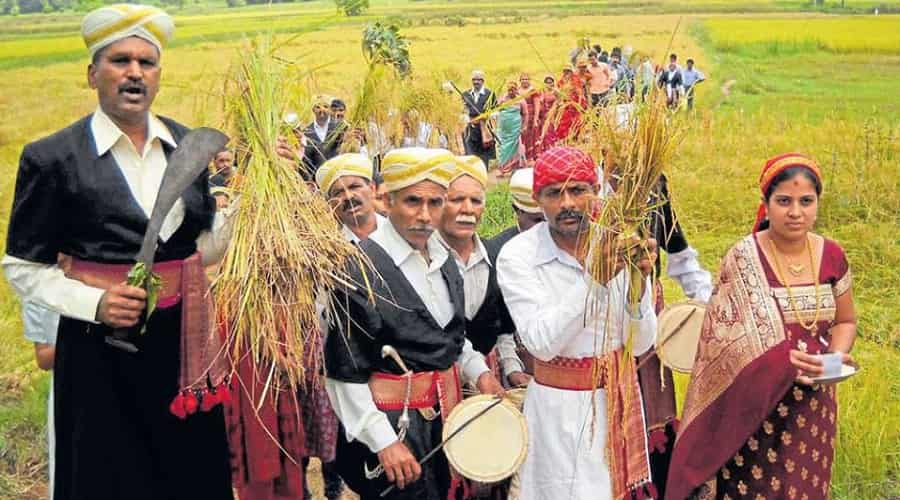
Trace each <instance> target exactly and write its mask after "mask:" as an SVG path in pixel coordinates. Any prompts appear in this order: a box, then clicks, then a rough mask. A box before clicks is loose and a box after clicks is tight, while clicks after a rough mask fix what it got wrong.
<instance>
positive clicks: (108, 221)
mask: <svg viewBox="0 0 900 500" xmlns="http://www.w3.org/2000/svg"><path fill="white" fill-rule="evenodd" d="M160 119H161V120H162V122H163V123H164V124H165V125H166V127H167V128H168V129H169V131H170V132H171V133H172V137H173V138H174V139H175V141H176V142H178V141H180V140H181V138H182V137H184V135H185V134H186V133H187V131H188V129H187V128H185V127H184V126H182V125H180V124H178V123H176V122H175V121H172V120H169V119H167V118H162V117H160ZM90 123H91V116H90V115H89V116H87V117H85V118H82V119H81V120H79V121H77V122H75V123H74V124H72V125H70V126H69V127H67V128H65V129H63V130H61V131H59V132H56V133H55V134H53V135H51V136H49V137H45V138H43V139H40V140H38V141H36V142H33V143H31V144H28V145H27V146H25V149H24V150H23V151H22V157H21V160H20V163H19V174H18V177H17V179H16V194H15V201H14V202H13V209H12V215H11V216H10V223H9V233H8V235H7V252H8V253H9V254H10V255H12V256H14V257H19V258H21V259H25V260H29V261H34V262H41V263H46V264H53V263H56V257H57V253H64V254H66V255H71V256H73V257H77V258H79V259H82V260H88V261H94V262H101V263H111V264H122V263H132V262H134V257H135V255H136V254H137V252H138V250H139V249H140V246H141V243H142V241H143V239H144V232H145V231H146V228H147V224H148V223H149V219H148V217H147V216H146V215H145V214H144V211H143V210H142V209H141V207H140V205H138V203H137V200H135V199H134V196H133V195H132V194H131V190H130V188H129V187H128V183H127V182H126V180H125V177H124V176H123V174H122V172H121V170H120V169H119V166H118V165H117V164H116V161H115V159H114V158H113V155H112V152H111V151H107V152H106V153H104V154H103V155H101V156H99V157H98V156H97V149H96V146H95V143H94V137H93V134H92V133H91V129H90ZM163 149H164V151H165V154H166V158H168V157H169V156H170V154H171V153H172V148H171V147H170V146H169V145H168V144H166V143H163ZM208 179H209V173H208V172H207V171H204V172H203V174H201V175H200V176H199V177H198V178H197V180H196V181H195V182H194V183H193V185H192V186H191V187H190V188H189V189H187V190H186V191H185V192H184V194H183V195H182V199H183V201H184V208H185V214H184V221H183V222H182V224H181V226H180V227H179V228H178V230H177V231H176V232H175V233H174V234H173V235H172V236H170V237H169V239H168V240H167V241H165V242H162V241H159V246H158V248H157V250H156V260H157V261H158V262H162V261H166V260H177V259H183V258H185V257H188V256H190V255H191V254H192V253H194V252H195V251H196V249H197V245H196V240H197V237H198V236H199V235H200V233H201V232H202V231H203V230H206V229H209V228H210V227H211V225H212V218H213V214H214V213H215V200H214V199H213V198H212V196H211V195H210V194H209V187H208Z"/></svg>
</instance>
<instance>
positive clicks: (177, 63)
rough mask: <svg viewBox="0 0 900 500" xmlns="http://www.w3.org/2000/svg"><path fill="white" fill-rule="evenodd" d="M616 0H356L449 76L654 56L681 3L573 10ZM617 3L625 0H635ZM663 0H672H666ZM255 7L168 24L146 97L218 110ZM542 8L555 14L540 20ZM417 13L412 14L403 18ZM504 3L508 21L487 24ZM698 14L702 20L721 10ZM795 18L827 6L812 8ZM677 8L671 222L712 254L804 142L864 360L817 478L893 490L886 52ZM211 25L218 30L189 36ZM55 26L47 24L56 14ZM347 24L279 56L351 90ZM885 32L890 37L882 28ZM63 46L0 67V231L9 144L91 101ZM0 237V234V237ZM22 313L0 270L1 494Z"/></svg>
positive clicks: (896, 472)
mask: <svg viewBox="0 0 900 500" xmlns="http://www.w3.org/2000/svg"><path fill="white" fill-rule="evenodd" d="M716 3H717V2H703V1H702V0H697V1H691V2H688V4H689V5H687V7H684V8H688V9H700V8H701V7H702V8H704V9H705V8H707V7H709V6H710V5H712V4H716ZM718 3H720V4H721V3H723V2H718ZM829 3H830V4H833V3H834V2H829ZM627 4H629V3H628V2H592V1H584V2H580V1H571V2H567V3H562V4H557V5H556V6H549V5H548V3H547V2H533V3H516V2H512V1H509V2H503V3H500V4H497V5H495V4H493V3H492V4H491V6H490V7H489V8H488V7H485V4H483V3H474V2H462V3H460V2H435V1H430V2H412V3H407V2H405V1H403V2H396V3H394V4H389V3H388V2H387V1H383V2H382V1H376V2H373V9H372V11H373V12H374V13H375V14H373V15H396V14H397V13H398V12H399V10H398V8H397V7H396V6H400V7H403V8H404V9H407V8H408V9H409V12H410V15H411V16H412V17H413V18H414V19H416V20H417V21H416V22H415V23H413V24H414V26H411V27H408V28H404V33H405V34H406V35H407V36H408V37H409V38H410V40H411V41H412V61H413V68H414V71H427V72H440V73H445V74H447V75H448V76H453V77H454V78H456V79H457V80H458V81H459V82H460V83H461V84H462V83H464V82H466V81H467V80H468V74H469V71H470V70H471V69H473V68H475V67H480V68H482V69H484V70H485V71H486V72H487V73H488V85H489V86H492V87H494V88H498V87H499V86H500V83H501V82H502V81H504V80H505V79H506V78H508V77H512V76H514V75H516V74H517V73H519V72H521V71H529V72H531V73H532V74H533V75H542V74H543V73H545V72H547V71H548V70H550V71H552V72H554V73H557V72H558V71H559V69H560V68H561V66H562V64H563V62H564V60H565V56H566V53H567V52H568V50H569V49H570V48H571V46H572V44H573V43H574V41H575V38H576V37H577V36H581V35H587V36H589V37H591V38H592V39H595V40H597V41H599V42H600V43H602V44H603V46H604V47H608V46H612V45H614V44H619V43H628V44H630V45H632V46H634V47H635V48H639V49H643V50H645V51H649V52H652V53H653V54H654V55H655V56H656V57H657V58H661V57H663V56H664V54H665V53H666V52H667V44H668V40H669V36H670V34H671V30H672V29H673V28H674V27H675V26H676V24H678V23H679V16H664V15H652V16H632V15H621V16H615V17H586V16H583V15H577V14H584V13H594V12H609V11H611V10H614V9H619V10H615V12H617V13H618V12H622V11H624V10H625V8H626V7H629V5H627ZM631 4H632V5H631V6H630V8H632V9H633V8H642V7H634V5H633V3H631ZM763 4H766V5H768V6H769V7H771V8H773V9H778V10H781V9H789V8H790V9H794V8H796V9H800V8H802V5H808V3H807V2H800V1H797V2H766V1H760V2H753V3H752V6H759V7H760V8H765V6H764V5H763ZM801 4H802V5H801ZM847 4H848V6H851V7H852V6H858V5H860V3H859V2H852V1H848V2H847ZM307 5H308V7H307ZM641 5H643V3H642V4H641ZM647 5H653V6H655V5H659V4H658V3H656V2H648V3H647ZM667 5H668V7H667V8H674V7H672V6H671V5H672V4H671V3H669V2H667ZM739 5H743V3H741V4H737V3H730V4H729V5H727V6H723V7H722V8H723V9H724V8H726V7H727V8H730V9H737V8H739ZM867 5H871V3H867ZM682 7H683V6H682ZM303 8H308V9H310V10H309V15H310V16H311V18H312V19H322V18H324V17H327V16H329V15H331V14H332V13H333V9H332V8H331V6H330V4H328V3H327V2H311V3H310V4H303V5H300V4H290V5H275V6H273V7H272V11H273V12H275V13H277V15H276V16H274V17H273V18H271V19H270V20H269V21H270V24H272V25H273V26H282V25H280V24H278V23H279V22H281V21H283V22H284V23H286V24H290V22H289V21H290V19H291V18H290V16H293V15H298V13H299V12H301V11H302V12H306V11H305V10H303ZM648 8H652V7H648ZM754 8H755V7H754ZM543 11H547V13H546V15H545V12H543ZM264 13H265V8H261V7H252V8H247V9H238V10H235V11H231V10H229V11H226V12H224V13H222V12H219V11H217V12H216V13H215V14H214V15H213V16H210V17H208V18H205V20H204V19H201V18H197V19H193V18H190V17H188V18H187V19H184V20H183V26H184V28H185V31H184V32H179V36H182V35H183V34H184V33H188V34H190V33H191V31H190V30H196V31H194V33H196V34H197V35H196V36H198V37H201V38H199V39H195V40H194V41H192V42H190V43H188V42H183V45H180V46H179V45H176V47H175V48H174V49H173V50H169V51H167V52H166V53H165V54H164V56H163V60H162V64H163V68H164V71H163V82H164V83H163V89H162V92H161V93H160V95H159V97H158V98H157V106H156V110H157V111H158V112H160V113H162V114H166V115H169V116H172V117H174V118H176V119H179V120H181V121H183V122H186V123H188V124H190V125H199V124H201V122H203V123H210V124H216V123H218V120H219V118H220V110H219V109H217V108H216V107H215V106H208V107H202V106H200V105H199V104H198V103H200V102H201V101H202V99H199V98H198V96H204V95H210V94H214V93H215V92H216V91H217V90H216V89H220V88H221V87H222V86H221V78H222V77H223V72H224V71H225V68H226V67H227V64H228V62H230V61H231V58H232V57H234V56H235V50H236V48H237V47H238V44H237V43H236V42H233V41H231V38H229V37H239V36H240V34H239V33H240V32H241V30H242V29H246V28H243V26H259V25H260V24H266V23H265V20H264V18H260V16H261V15H265V14H264ZM405 13H406V11H404V14H405ZM462 14H466V15H465V16H462ZM455 15H459V16H462V17H463V19H464V22H465V26H464V28H460V27H458V26H457V27H454V26H444V25H443V22H442V21H443V18H448V19H449V18H450V16H455ZM550 15H554V16H556V15H565V16H567V17H564V18H560V19H552V18H550V17H549V16H550ZM416 16H418V17H416ZM517 17H518V18H519V20H517ZM281 18H284V19H281ZM279 19H280V20H281V21H279ZM522 19H533V20H534V22H531V23H524V22H522ZM419 20H421V23H422V24H424V25H419V24H417V23H419V22H420V21H419ZM504 20H507V21H510V22H509V23H506V24H502V23H501V22H503V21H504ZM725 20H729V19H725ZM77 21H78V18H77V17H76V16H70V17H69V18H65V17H62V16H61V17H60V19H59V20H58V21H57V22H58V23H60V26H61V25H63V24H65V23H70V24H75V25H77ZM39 22H43V21H39V20H38V19H37V18H30V17H25V16H23V18H20V19H18V20H15V21H14V23H13V25H14V26H16V28H15V29H19V30H23V32H25V30H27V29H31V28H29V26H30V25H37V23H39ZM179 22H181V21H179ZM344 22H345V21H342V23H344ZM706 22H707V23H710V24H711V25H712V26H716V23H718V22H720V20H719V19H713V20H709V21H706ZM808 22H809V23H817V22H825V23H831V22H833V21H832V20H830V19H819V18H816V20H810V21H808ZM690 23H691V19H689V18H685V19H683V20H682V21H681V28H680V33H679V35H678V36H676V38H675V41H674V46H673V47H672V50H674V51H675V52H677V53H679V54H680V55H681V57H682V59H684V58H687V57H690V56H693V57H694V59H696V60H697V64H698V66H699V67H700V68H701V69H703V70H704V71H706V72H707V75H708V76H709V77H710V79H709V81H708V82H706V83H704V84H703V85H701V86H700V87H699V88H698V96H697V101H698V104H699V107H700V109H698V111H697V113H696V115H695V117H694V124H693V127H695V130H694V131H693V132H692V133H691V135H690V137H689V139H688V141H687V142H686V143H685V146H684V150H683V153H682V155H681V156H680V157H679V158H678V160H677V161H676V164H675V165H673V166H672V168H671V173H670V185H671V189H672V191H673V195H674V197H675V199H674V203H675V206H676V209H677V210H678V213H679V216H680V219H681V223H682V225H683V226H684V227H685V229H686V231H687V233H688V237H689V239H690V241H691V243H692V245H693V246H694V247H696V248H697V249H698V250H699V251H700V253H701V260H702V261H703V263H704V264H705V265H706V266H707V267H708V268H710V269H712V270H715V269H716V268H717V267H718V260H719V259H720V258H721V256H722V255H724V252H725V250H727V248H728V247H729V246H730V245H731V244H733V243H734V242H735V241H737V239H739V238H740V237H741V236H743V235H744V234H746V233H747V232H748V231H749V228H750V224H751V223H752V218H753V214H754V212H755V208H756V203H757V200H758V194H757V191H756V187H755V184H756V176H757V175H758V172H759V167H760V166H761V164H762V163H763V161H765V159H766V158H768V157H769V156H772V155H774V154H776V153H780V152H784V151H788V150H799V151H804V152H807V153H810V154H812V155H813V156H815V157H816V158H817V159H819V161H820V162H821V163H822V165H823V168H824V169H825V173H826V174H825V175H826V188H825V196H824V198H823V200H822V208H821V213H820V222H819V227H818V229H819V231H820V232H821V233H822V234H824V235H826V236H828V237H831V238H834V239H836V240H837V241H839V242H840V243H841V244H842V245H843V246H844V248H845V249H846V250H847V252H848V255H849V258H850V261H851V265H852V267H853V272H854V277H855V294H856V303H857V306H858V315H859V319H860V336H861V337H862V339H864V340H861V341H860V342H859V344H858V345H857V349H856V352H855V354H856V356H857V357H858V358H859V359H860V362H861V364H862V365H863V367H864V370H863V372H862V373H861V374H860V375H859V376H858V377H856V378H855V379H853V380H852V381H850V382H848V383H846V384H844V385H842V387H841V389H840V391H839V393H840V401H841V414H840V429H841V431H840V434H839V440H840V441H839V445H838V451H837V457H836V463H835V478H834V482H833V484H834V490H833V494H834V495H835V496H836V497H838V498H842V499H857V498H866V499H868V498H892V497H894V498H896V497H897V496H898V495H900V465H898V464H900V387H898V383H900V368H898V367H900V352H898V349H897V348H898V347H900V327H898V325H900V312H898V310H897V304H898V303H900V285H898V283H900V271H898V270H900V251H898V248H900V240H898V236H897V231H896V228H897V227H900V194H898V193H900V189H898V188H900V186H898V179H900V162H898V153H900V152H898V145H897V138H898V133H900V130H898V123H897V120H896V117H897V116H898V112H900V109H898V106H900V103H898V99H897V97H896V82H897V81H898V78H900V51H894V52H892V53H884V54H870V53H863V52H858V51H857V52H854V53H852V54H839V53H836V52H834V51H832V50H830V49H827V48H823V47H824V46H820V45H819V44H818V42H817V43H816V45H810V44H804V43H794V44H787V43H786V44H783V45H778V47H779V48H778V49H777V50H774V49H772V50H769V49H765V47H772V46H774V45H772V42H775V41H777V35H778V33H777V32H774V31H773V38H772V39H763V40H756V39H753V40H752V41H748V42H747V43H745V44H742V45H741V44H732V45H730V46H728V48H727V50H724V49H720V48H718V46H717V43H718V39H717V38H716V33H717V32H716V31H715V29H713V28H709V27H707V28H705V29H704V28H702V27H701V28H697V29H695V30H693V31H690V32H689V31H688V25H689V24H690ZM299 25H300V21H298V26H299ZM53 26H54V25H53V23H48V26H46V27H44V28H42V29H46V30H48V31H50V30H53V29H54V28H53ZM227 26H232V27H234V26H237V27H238V28H237V30H238V31H237V33H238V34H235V35H232V34H230V33H233V32H229V31H228V29H231V28H227ZM825 26H826V27H827V26H832V25H830V24H826V25H825ZM813 27H815V25H813ZM57 28H58V26H57ZM226 28H227V29H226ZM12 29H13V26H10V25H8V24H7V20H5V19H3V20H0V37H3V36H9V35H11V34H13V33H12V31H5V30H12ZM35 29H37V28H35ZM288 29H293V28H288ZM216 30H218V31H216ZM760 31H766V30H765V29H760ZM821 31H822V32H823V33H825V32H827V30H826V29H824V28H823V29H822V30H821ZM212 32H216V33H218V34H219V35H217V36H220V38H218V39H216V40H211V39H210V38H206V39H203V38H202V37H206V36H209V35H207V33H212ZM55 33H56V35H57V37H60V38H62V37H63V33H64V30H62V29H57V30H56V31H55ZM360 33H361V26H360V25H354V24H340V25H338V26H335V27H332V28H328V29H323V30H321V31H317V32H313V33H308V34H305V35H303V36H302V37H300V38H298V39H297V40H295V41H293V42H292V43H291V44H290V45H289V46H288V47H286V50H285V55H287V56H288V57H295V56H300V55H303V54H306V55H309V54H312V56H308V57H311V58H312V60H313V61H314V63H315V64H317V65H322V66H323V67H322V68H321V69H319V70H318V71H316V72H315V74H314V75H313V77H312V78H311V81H310V82H309V85H310V87H311V89H310V90H311V92H310V93H319V92H322V93H326V92H327V93H329V94H334V95H339V96H348V97H349V96H351V95H353V93H352V90H353V89H354V88H355V85H356V82H358V81H360V78H361V76H362V75H363V72H364V68H363V60H362V57H361V53H360V48H359V39H360ZM38 34H40V31H38ZM691 35H692V36H691ZM726 35H727V34H726ZM839 35H840V30H838V32H837V36H839ZM33 36H35V40H37V39H39V38H40V37H39V36H38V35H33ZM192 36H193V35H192ZM888 36H889V38H890V37H891V36H892V37H893V39H894V40H896V39H897V35H896V34H893V35H890V34H889V35H888ZM197 40H206V41H199V42H198V41H197ZM698 40H699V43H698ZM529 41H530V43H529ZM826 42H827V40H826ZM5 43H6V41H5V40H4V41H3V42H2V43H0V67H2V66H3V64H4V63H3V62H2V57H3V51H4V50H6V48H5ZM779 43H780V42H779ZM531 44H533V45H534V47H536V50H537V53H536V52H535V49H534V48H532V45H531ZM766 44H768V45H766ZM758 47H763V49H759V48H758ZM787 48H790V50H787ZM704 49H705V51H704ZM72 50H73V51H74V50H75V49H74V48H73V49H72ZM81 50H82V49H81V45H80V40H79V41H78V51H81ZM73 53H75V52H73ZM537 54H540V56H541V58H543V60H545V61H546V62H547V64H546V65H545V64H544V63H543V62H541V60H540V58H538V57H537ZM38 57H44V56H38ZM48 57H49V56H48ZM75 57H77V60H72V61H70V62H64V63H59V64H53V65H52V66H47V67H39V66H32V67H22V68H19V69H15V70H6V71H3V70H0V76H3V78H0V116H4V117H7V119H6V120H3V121H2V122H0V173H2V175H0V201H2V203H0V234H5V233H6V224H7V221H8V217H9V208H10V203H11V200H12V192H13V184H14V177H15V169H16V163H17V159H18V155H19V153H20V151H21V147H22V145H23V144H25V143H26V142H28V141H31V140H34V139H36V138H38V137H40V136H43V135H46V134H48V133H50V132H52V131H54V130H56V129H58V128H59V127H60V126H62V125H63V124H66V123H69V122H71V121H73V120H75V119H77V118H78V117H80V116H83V115H84V114H86V113H89V112H90V111H92V110H93V108H94V107H95V105H96V99H95V97H94V96H93V95H92V93H91V92H90V90H89V89H87V87H86V84H85V83H84V71H85V66H86V64H87V61H86V60H85V56H84V55H80V56H75ZM48 60H51V59H48ZM533 80H538V78H534V77H533ZM728 80H736V83H734V84H733V85H731V87H730V91H729V93H728V95H726V94H725V93H723V92H722V91H721V90H719V88H720V86H722V85H723V84H724V83H725V82H726V81H728ZM47 96H54V98H53V99H48V98H47ZM351 105H352V103H351ZM297 111H298V112H300V113H301V114H302V115H304V119H309V118H310V113H309V110H308V109H299V110H297ZM488 200H489V201H488V209H487V211H486V213H485V216H484V222H483V227H482V230H481V232H482V234H484V235H485V236H490V235H493V234H495V233H497V232H499V231H501V230H503V229H505V228H506V227H509V226H510V225H511V224H512V223H513V219H512V213H511V210H510V209H509V198H508V192H507V191H506V190H505V188H504V186H503V184H501V185H500V186H499V187H498V188H497V189H495V190H494V191H492V192H491V193H490V194H489V196H488ZM2 248H3V243H0V251H2ZM667 296H668V297H669V298H670V300H675V299H676V298H677V297H679V295H678V293H677V292H676V291H675V290H674V288H673V287H672V284H671V283H667ZM20 328H21V327H20V324H19V320H18V304H17V301H16V299H15V298H14V296H13V294H12V292H11V291H10V290H9V288H8V286H7V285H6V284H5V282H3V281H2V280H0V391H2V393H3V397H0V498H17V499H18V498H36V497H37V496H39V495H41V494H42V492H41V491H40V490H38V489H35V486H34V484H33V483H35V481H37V482H40V480H41V478H42V475H43V474H44V472H43V469H42V466H43V462H42V461H43V446H44V441H43V439H44V438H43V430H42V426H43V418H44V417H43V404H44V399H43V398H44V397H45V395H46V392H45V391H46V389H45V387H46V382H45V380H46V377H45V376H43V375H41V374H39V373H38V372H37V369H36V367H35V366H34V361H33V350H32V348H31V346H30V345H29V344H28V343H27V342H25V341H24V340H23V339H22V337H21V330H20ZM680 382H681V381H680ZM680 385H683V384H680ZM29 492H30V493H29Z"/></svg>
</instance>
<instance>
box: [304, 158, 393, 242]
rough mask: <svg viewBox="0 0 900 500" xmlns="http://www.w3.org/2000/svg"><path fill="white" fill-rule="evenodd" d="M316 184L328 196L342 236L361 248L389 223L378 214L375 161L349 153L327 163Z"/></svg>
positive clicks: (320, 171) (323, 166) (317, 173)
mask: <svg viewBox="0 0 900 500" xmlns="http://www.w3.org/2000/svg"><path fill="white" fill-rule="evenodd" d="M316 184H317V185H318V186H319V190H320V191H322V193H324V194H325V197H326V198H327V199H328V203H329V204H330V205H331V208H332V210H334V213H335V216H337V218H338V220H340V221H341V224H342V226H341V232H343V233H344V236H345V237H346V238H347V240H348V241H352V242H353V243H356V244H359V243H360V242H361V241H362V240H365V239H366V238H368V237H369V235H370V234H372V232H373V231H375V230H376V229H378V227H379V226H381V225H382V224H383V223H384V221H385V220H386V219H385V218H384V216H382V215H381V214H379V213H378V212H376V211H375V185H374V184H373V183H372V160H370V159H369V157H368V156H366V155H364V154H361V153H345V154H342V155H338V156H336V157H334V158H332V159H330V160H328V161H326V162H325V163H324V164H323V165H322V167H321V168H319V170H318V171H317V172H316Z"/></svg>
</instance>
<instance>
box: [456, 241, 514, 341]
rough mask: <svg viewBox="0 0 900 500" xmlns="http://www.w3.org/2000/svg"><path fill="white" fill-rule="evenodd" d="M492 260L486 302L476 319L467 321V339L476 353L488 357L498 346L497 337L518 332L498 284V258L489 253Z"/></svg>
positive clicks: (483, 303) (477, 313)
mask: <svg viewBox="0 0 900 500" xmlns="http://www.w3.org/2000/svg"><path fill="white" fill-rule="evenodd" d="M488 259H490V262H491V265H490V274H489V275H488V283H487V291H486V292H485V294H484V302H482V303H481V307H480V308H479V309H478V312H476V313H475V317H474V318H472V319H471V320H466V337H468V339H469V340H470V341H471V342H472V346H473V347H474V348H475V350H476V351H478V352H480V353H482V354H484V355H487V354H488V353H490V352H491V350H492V349H493V348H494V345H496V344H497V336H499V335H500V334H502V333H513V332H515V331H516V327H515V324H513V321H512V318H511V317H510V316H509V311H508V310H507V309H506V302H504V301H503V294H502V292H501V291H500V285H499V284H497V256H496V254H494V255H493V257H491V256H490V253H488Z"/></svg>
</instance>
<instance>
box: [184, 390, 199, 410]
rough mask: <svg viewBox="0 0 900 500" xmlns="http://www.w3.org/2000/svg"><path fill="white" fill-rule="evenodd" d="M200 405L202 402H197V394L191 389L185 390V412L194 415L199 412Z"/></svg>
mask: <svg viewBox="0 0 900 500" xmlns="http://www.w3.org/2000/svg"><path fill="white" fill-rule="evenodd" d="M198 406H200V404H199V403H198V402H197V396H195V395H194V393H193V392H191V391H185V396H184V412H185V413H186V414H188V415H193V414H194V413H197V407H198Z"/></svg>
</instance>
